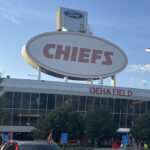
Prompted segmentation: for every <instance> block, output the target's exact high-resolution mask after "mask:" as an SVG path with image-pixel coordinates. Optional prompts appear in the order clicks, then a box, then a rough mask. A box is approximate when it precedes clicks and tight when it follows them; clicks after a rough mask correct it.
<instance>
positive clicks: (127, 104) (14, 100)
mask: <svg viewBox="0 0 150 150" xmlns="http://www.w3.org/2000/svg"><path fill="white" fill-rule="evenodd" d="M56 29H57V32H48V33H43V34H40V35H38V36H35V37H33V38H31V39H30V40H29V41H28V42H27V44H26V45H25V46H24V47H23V50H22V55H23V58H24V59H25V60H26V61H27V63H29V64H30V65H31V66H32V67H34V68H36V69H37V71H38V77H37V79H38V80H28V79H12V78H10V77H7V78H5V79H2V82H1V86H2V88H1V90H0V118H1V119H0V121H1V122H0V132H1V133H5V132H10V131H11V129H12V128H13V130H14V132H17V133H19V132H21V133H29V132H31V131H32V129H34V127H33V126H34V125H35V124H36V123H37V120H38V119H39V116H40V114H48V113H49V112H51V111H53V110H55V109H56V108H58V107H62V106H65V105H70V106H72V107H73V108H74V110H75V111H77V112H79V113H83V114H85V115H86V112H87V111H88V110H89V109H91V108H92V107H93V106H100V105H104V106H106V107H107V108H108V110H109V111H110V113H111V114H112V115H113V118H114V121H115V122H117V124H118V127H119V128H130V127H131V126H132V124H133V121H134V119H135V118H136V117H139V116H140V115H141V114H143V113H145V112H150V90H144V89H135V88H123V87H117V86H116V81H115V79H116V74H117V73H119V72H120V71H122V70H123V69H124V68H125V67H126V65H127V57H126V55H125V53H124V52H123V51H122V50H121V49H120V48H119V47H117V46H116V45H114V44H112V43H111V42H108V41H106V40H104V39H101V38H98V37H95V36H93V35H91V33H90V32H89V31H88V30H87V13H86V12H84V11H77V10H72V9H67V8H59V9H58V10H57V26H56ZM99 68H101V69H99ZM41 72H44V73H47V74H49V75H53V76H55V77H60V78H64V80H65V82H56V81H45V80H40V73H41ZM107 77H111V79H112V84H111V86H104V85H103V79H105V78H107ZM69 79H73V80H87V81H88V84H81V83H70V82H68V80H69ZM97 79H99V80H100V85H94V84H92V81H93V80H97Z"/></svg>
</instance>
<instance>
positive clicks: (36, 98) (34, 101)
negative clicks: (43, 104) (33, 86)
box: [30, 93, 40, 109]
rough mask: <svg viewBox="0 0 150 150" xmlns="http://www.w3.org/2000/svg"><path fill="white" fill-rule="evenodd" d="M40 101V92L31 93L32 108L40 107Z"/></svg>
mask: <svg viewBox="0 0 150 150" xmlns="http://www.w3.org/2000/svg"><path fill="white" fill-rule="evenodd" d="M39 103H40V97H39V93H32V95H31V106H30V108H32V109H33V108H34V109H38V108H39Z"/></svg>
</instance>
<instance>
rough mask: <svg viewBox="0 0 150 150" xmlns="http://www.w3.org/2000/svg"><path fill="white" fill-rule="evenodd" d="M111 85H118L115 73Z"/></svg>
mask: <svg viewBox="0 0 150 150" xmlns="http://www.w3.org/2000/svg"><path fill="white" fill-rule="evenodd" d="M111 86H112V87H115V86H116V76H115V75H113V76H111Z"/></svg>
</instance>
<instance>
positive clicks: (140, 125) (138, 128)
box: [131, 112, 150, 142]
mask: <svg viewBox="0 0 150 150" xmlns="http://www.w3.org/2000/svg"><path fill="white" fill-rule="evenodd" d="M131 134H132V135H133V137H134V138H135V139H136V140H138V139H141V140H143V141H146V142H150V112H148V113H145V114H142V115H141V116H140V117H138V118H136V120H135V121H134V125H133V126H132V128H131Z"/></svg>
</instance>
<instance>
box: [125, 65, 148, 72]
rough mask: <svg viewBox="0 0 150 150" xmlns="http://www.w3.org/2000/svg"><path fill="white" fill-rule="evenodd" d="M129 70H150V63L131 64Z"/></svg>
mask: <svg viewBox="0 0 150 150" xmlns="http://www.w3.org/2000/svg"><path fill="white" fill-rule="evenodd" d="M127 72H150V64H146V65H130V66H128V67H127Z"/></svg>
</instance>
